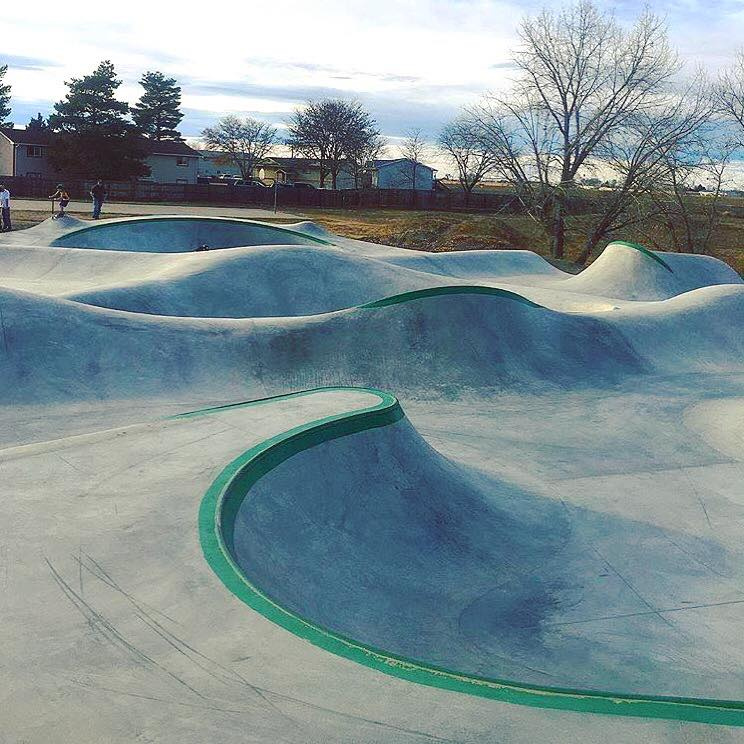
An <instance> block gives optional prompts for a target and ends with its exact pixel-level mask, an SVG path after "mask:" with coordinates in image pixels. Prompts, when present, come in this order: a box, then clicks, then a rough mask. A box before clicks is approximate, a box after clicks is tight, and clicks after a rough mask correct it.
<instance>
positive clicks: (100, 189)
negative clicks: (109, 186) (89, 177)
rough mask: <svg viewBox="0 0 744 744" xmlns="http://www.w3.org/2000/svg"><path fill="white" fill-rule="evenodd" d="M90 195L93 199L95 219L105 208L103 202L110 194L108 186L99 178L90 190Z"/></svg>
mask: <svg viewBox="0 0 744 744" xmlns="http://www.w3.org/2000/svg"><path fill="white" fill-rule="evenodd" d="M90 195H91V197H92V199H93V219H94V220H97V219H98V218H99V217H100V216H101V209H102V208H103V202H104V201H105V200H106V197H107V196H108V192H107V191H106V187H105V186H104V185H103V182H102V181H101V179H100V178H99V179H98V180H97V181H96V184H95V186H94V187H93V188H92V189H91V190H90Z"/></svg>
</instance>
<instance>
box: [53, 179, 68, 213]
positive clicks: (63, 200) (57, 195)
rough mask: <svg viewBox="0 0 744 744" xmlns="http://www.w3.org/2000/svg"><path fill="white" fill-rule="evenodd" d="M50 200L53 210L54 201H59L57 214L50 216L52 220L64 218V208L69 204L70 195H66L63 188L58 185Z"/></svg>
mask: <svg viewBox="0 0 744 744" xmlns="http://www.w3.org/2000/svg"><path fill="white" fill-rule="evenodd" d="M49 198H50V199H51V200H52V209H54V200H55V199H59V212H57V214H55V215H53V216H52V219H53V220H57V219H59V218H60V217H64V216H65V207H66V206H67V205H68V204H69V203H70V195H69V194H68V193H67V190H66V189H65V187H64V186H63V185H62V184H61V183H60V184H58V185H57V190H56V191H55V192H54V193H53V194H52V195H51V196H50V197H49Z"/></svg>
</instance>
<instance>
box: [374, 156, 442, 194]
mask: <svg viewBox="0 0 744 744" xmlns="http://www.w3.org/2000/svg"><path fill="white" fill-rule="evenodd" d="M368 172H369V177H370V185H371V186H372V187H373V188H376V189H416V190H417V191H431V190H432V189H433V188H434V180H435V175H434V174H435V173H436V169H435V168H430V167H429V166H428V165H424V164H423V163H419V162H417V161H415V160H411V159H410V158H396V159H395V160H373V161H372V162H371V163H370V164H369V169H368Z"/></svg>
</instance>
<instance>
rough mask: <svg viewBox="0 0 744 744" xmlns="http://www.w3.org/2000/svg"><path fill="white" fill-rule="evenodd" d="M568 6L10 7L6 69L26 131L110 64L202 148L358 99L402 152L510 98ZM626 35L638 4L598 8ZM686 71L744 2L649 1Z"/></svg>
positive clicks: (493, 0) (739, 14)
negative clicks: (523, 68)
mask: <svg viewBox="0 0 744 744" xmlns="http://www.w3.org/2000/svg"><path fill="white" fill-rule="evenodd" d="M546 4H547V5H549V6H555V7H557V6H559V5H560V3H559V2H554V1H553V0H547V2H543V1H542V0H541V1H539V2H538V1H533V0H528V1H527V2H505V1H502V0H363V1H362V0H260V1H259V0H242V2H235V1H234V0H222V1H221V2H220V3H219V4H215V5H214V6H211V5H210V4H209V3H207V4H201V3H199V4H194V5H190V6H189V5H186V4H185V3H184V4H177V5H176V4H175V3H163V2H152V1H150V2H144V1H143V0H128V2H127V3H125V4H120V3H107V2H105V1H104V0H95V2H88V1H87V0H86V1H80V0H68V1H67V2H64V3H60V2H59V0H55V1H54V2H51V1H50V0H36V2H35V3H34V6H33V13H29V12H28V9H26V8H25V7H24V6H23V5H22V4H19V3H9V4H6V5H5V6H4V7H3V10H2V21H0V34H1V36H2V47H1V49H2V52H1V53H0V61H1V62H0V63H2V64H6V63H7V64H8V67H9V71H8V74H7V76H6V81H7V82H10V83H11V84H12V86H13V92H12V94H13V101H12V106H13V111H12V114H11V117H10V118H11V119H12V120H13V121H15V122H16V124H18V125H23V124H25V123H27V122H28V120H29V119H30V118H31V116H33V115H35V114H36V112H37V111H38V112H41V113H42V114H44V115H47V114H48V113H50V111H51V110H52V105H53V103H54V102H55V101H57V100H60V99H61V98H63V97H64V95H65V93H66V90H67V89H66V87H65V85H64V81H65V80H69V79H70V78H71V77H80V76H82V75H85V74H87V73H89V72H91V71H92V70H93V69H94V68H95V67H96V65H97V64H98V63H99V62H100V61H101V60H102V59H110V60H111V61H112V62H113V63H114V65H115V67H116V70H117V72H118V74H119V77H120V78H122V80H123V81H124V83H123V85H122V87H121V89H120V95H119V97H120V98H122V99H123V100H126V101H129V102H130V103H133V102H134V101H136V100H137V98H138V97H139V96H140V94H141V89H140V88H139V86H138V84H137V80H138V79H139V77H140V76H141V75H142V73H143V72H145V71H147V70H160V71H162V72H164V73H166V74H168V75H170V76H172V77H175V78H176V79H177V80H178V81H179V83H180V84H181V86H182V88H183V110H184V113H185V118H184V121H183V122H182V125H181V131H182V133H183V134H184V135H185V136H187V137H196V136H198V135H199V133H200V132H201V130H202V129H203V128H204V127H205V126H208V125H210V124H212V123H214V122H215V121H216V120H217V119H219V117H220V116H223V115H225V114H228V113H234V114H238V115H240V116H254V117H257V118H260V119H264V120H267V121H270V122H272V123H274V124H276V125H278V126H279V127H280V128H281V127H282V126H283V125H284V123H285V122H286V120H287V118H288V116H289V115H290V114H291V112H292V111H293V110H294V109H295V108H296V107H297V106H299V105H301V104H302V103H303V101H306V100H307V99H309V98H321V97H325V96H340V97H346V98H357V99H359V100H361V101H362V103H364V104H365V105H366V107H367V108H368V110H369V111H370V112H371V113H372V115H373V116H374V117H375V119H376V120H377V122H378V125H379V127H380V129H381V131H382V133H383V134H384V135H386V136H387V137H388V138H390V139H391V141H392V142H393V148H394V146H395V142H396V141H399V138H401V137H403V136H405V134H406V133H407V132H408V131H410V130H411V129H412V128H419V129H421V130H422V132H423V133H424V134H425V136H426V137H427V138H428V139H430V140H432V141H433V140H435V139H436V135H437V133H438V131H439V130H440V129H441V127H442V126H443V125H444V124H445V123H446V122H447V121H448V120H450V119H451V118H453V117H454V116H455V115H456V114H457V112H458V110H459V109H460V107H462V106H463V105H467V104H470V103H473V102H475V101H476V100H478V98H479V97H480V96H481V95H482V94H483V93H484V92H486V91H489V90H490V91H498V90H499V89H501V88H503V87H505V86H508V84H509V79H510V76H511V75H512V74H513V69H512V68H511V65H510V62H509V60H510V58H511V50H512V49H513V48H514V47H515V45H516V42H517V40H516V28H517V25H518V23H519V20H520V18H521V17H522V16H523V15H524V14H525V13H534V12H536V11H538V10H539V9H540V8H541V7H542V6H543V5H546ZM598 4H599V5H600V6H601V7H603V8H606V9H607V10H610V11H612V12H614V13H615V15H616V16H617V18H618V19H619V20H620V21H621V22H623V23H631V22H632V20H633V19H634V18H635V17H636V16H637V14H638V13H639V12H640V11H641V10H642V7H643V3H641V2H636V0H617V1H616V2H603V1H602V0H600V1H599V3H598ZM652 5H653V8H654V10H655V11H656V12H658V13H661V14H663V15H665V16H666V17H667V21H668V25H669V30H670V37H671V40H672V43H673V44H674V46H675V47H676V48H677V49H678V50H679V52H680V54H681V56H682V58H683V59H684V60H685V61H686V63H688V64H689V65H690V66H691V67H692V66H694V65H696V64H702V65H704V66H705V67H706V68H708V69H709V70H710V71H711V72H715V71H716V70H718V69H719V68H720V67H722V66H724V65H726V64H728V63H729V62H730V61H731V59H732V57H733V54H734V52H735V50H736V48H737V46H739V45H742V44H744V0H707V2H703V1H702V0H667V1H665V2H654V3H652Z"/></svg>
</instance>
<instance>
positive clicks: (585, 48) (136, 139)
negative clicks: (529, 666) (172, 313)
mask: <svg viewBox="0 0 744 744" xmlns="http://www.w3.org/2000/svg"><path fill="white" fill-rule="evenodd" d="M518 42H519V43H518V48H517V49H516V51H515V52H514V55H513V60H512V62H513V68H514V71H515V75H514V79H513V80H512V83H511V86H510V87H509V88H508V90H507V91H506V92H500V93H493V92H492V93H487V94H485V95H484V96H483V97H482V99H481V100H480V101H479V102H478V103H476V104H475V105H471V106H468V107H466V108H464V109H463V110H462V111H461V112H460V114H459V115H458V116H457V117H456V118H455V119H454V120H453V121H451V122H449V123H448V124H447V125H446V126H445V127H444V128H443V129H442V131H441V132H440V133H439V136H438V138H437V142H436V148H437V152H438V153H439V155H440V156H443V157H446V158H447V160H448V161H449V162H450V163H451V165H452V167H453V169H454V170H455V171H456V173H457V179H458V181H459V183H460V185H461V187H462V189H463V191H464V192H465V194H466V195H468V194H470V193H471V192H472V191H473V190H474V189H475V187H476V186H477V185H478V184H480V183H482V182H483V181H484V180H486V179H496V180H498V181H501V182H503V183H504V184H506V185H507V186H508V187H509V190H510V191H511V193H513V194H514V195H515V197H516V198H517V199H518V200H519V201H520V203H521V205H522V207H523V209H524V212H525V213H526V214H528V215H529V216H530V217H531V218H532V219H534V220H535V221H536V222H537V223H538V224H539V225H540V227H541V228H542V230H544V232H545V233H546V235H547V236H548V237H549V239H550V245H551V253H552V255H553V256H554V257H556V258H563V257H564V256H565V252H566V241H567V235H568V234H569V233H571V237H572V238H573V240H574V242H575V240H576V239H579V240H580V241H581V243H582V248H581V251H580V255H579V261H580V262H585V261H586V260H587V259H588V257H589V256H590V255H591V254H592V253H593V252H595V251H596V250H597V248H598V247H599V246H600V245H602V244H603V242H606V241H607V240H608V239H610V238H612V237H613V236H614V235H618V234H623V233H624V232H627V231H628V230H631V229H642V228H644V227H645V226H648V225H650V224H654V225H656V226H658V225H661V226H662V227H663V229H664V230H665V231H666V234H667V238H668V242H670V243H671V244H672V245H673V246H674V247H675V248H676V249H678V250H684V251H703V250H705V248H706V246H707V244H708V242H709V241H710V239H711V236H712V234H713V230H714V227H715V225H716V223H717V220H718V218H719V216H720V212H721V196H722V194H723V192H724V190H725V186H726V184H727V182H728V174H729V171H730V165H731V162H732V160H733V159H734V158H735V156H736V154H737V152H739V151H740V150H741V148H742V146H743V140H744V52H741V53H739V55H738V56H737V58H736V60H735V63H734V64H733V65H732V66H731V67H730V68H729V69H726V70H723V71H722V72H721V73H720V74H719V76H718V77H717V78H715V79H711V78H710V77H709V76H708V75H706V74H705V73H704V72H703V71H702V70H695V71H694V72H693V73H692V74H689V73H686V72H685V70H684V67H683V65H682V62H681V60H680V58H679V55H678V54H677V52H676V51H675V50H674V49H673V48H672V46H671V44H670V42H669V38H668V32H667V28H666V24H665V22H664V20H663V19H662V18H660V17H659V16H657V15H655V14H654V13H653V12H652V11H651V10H648V9H647V10H645V11H643V12H642V13H641V14H640V15H639V16H638V18H637V19H636V20H635V22H634V23H633V24H632V25H631V26H630V27H624V26H622V25H621V24H620V23H619V22H618V21H617V20H616V18H615V17H614V16H613V15H612V14H610V13H607V12H604V11H602V10H601V9H599V8H598V7H597V6H596V5H595V4H594V2H593V1H592V0H578V2H575V3H574V4H573V5H569V6H565V7H563V8H562V9H559V10H551V9H544V10H543V11H541V12H540V13H538V14H536V15H532V16H527V17H525V18H524V19H523V20H522V22H521V24H520V26H519V33H518ZM6 70H7V68H6V67H0V122H3V121H5V120H6V119H7V117H8V116H9V114H10V105H9V101H10V88H9V86H7V85H5V84H4V75H5V72H6ZM140 83H141V85H142V87H143V91H144V92H143V95H142V97H141V98H140V100H139V101H138V102H137V103H136V104H134V105H133V106H131V107H130V106H128V105H127V104H126V103H123V102H121V101H119V100H117V99H116V97H115V94H116V91H117V89H118V87H119V85H120V84H121V81H120V80H118V79H117V77H116V73H115V71H114V67H113V65H112V64H111V62H108V61H105V62H102V63H101V64H100V65H99V66H98V68H97V69H96V70H95V71H94V72H93V73H92V74H91V75H87V76H85V77H83V78H79V79H72V80H71V81H69V82H67V83H66V84H67V86H68V88H69V91H68V94H67V96H66V97H65V99H63V100H62V101H60V102H58V103H56V104H55V106H54V113H53V114H51V115H50V116H49V117H48V119H47V121H44V120H43V118H42V117H41V115H39V116H38V117H36V118H35V119H33V120H32V121H31V122H30V123H29V127H38V128H47V129H48V131H49V133H50V136H51V138H52V139H51V142H52V145H51V157H52V159H53V162H54V163H55V165H56V166H57V167H58V169H59V170H60V171H62V172H65V173H69V174H71V175H76V174H80V175H91V174H95V175H98V176H103V177H106V178H118V179H121V178H129V177H136V176H138V175H143V174H144V172H145V171H146V166H145V165H144V164H143V155H144V153H143V152H142V149H143V144H142V143H143V138H149V139H154V140H158V139H160V140H168V139H172V140H180V139H181V135H180V133H179V132H178V125H179V123H180V122H181V120H182V118H183V114H182V113H181V111H180V103H181V88H180V87H179V86H178V85H177V82H176V80H174V79H173V78H168V77H166V76H165V75H163V74H162V73H160V72H148V73H145V75H143V77H142V79H141V80H140ZM286 130H287V133H288V136H287V137H286V139H284V140H283V141H280V138H279V135H278V129H277V127H275V126H273V125H271V124H268V123H266V122H262V121H259V120H257V119H254V118H252V117H246V118H240V117H237V116H234V115H229V116H225V117H223V118H222V119H220V120H219V121H218V122H217V123H216V124H215V125H214V126H211V127H207V128H206V129H204V131H203V132H202V135H201V141H202V143H203V145H204V146H205V147H206V148H208V149H211V150H217V151H219V152H221V153H223V156H224V158H226V159H227V160H228V161H230V162H231V163H232V164H233V165H235V166H236V167H237V168H238V169H239V170H240V172H241V174H242V175H243V177H244V178H245V179H246V180H247V179H250V178H251V177H252V176H253V172H254V168H255V166H256V164H257V163H258V162H260V161H261V160H263V159H264V158H266V157H267V156H268V155H270V154H271V153H272V152H274V151H275V147H276V145H277V144H282V145H284V146H285V147H286V148H289V149H290V150H291V152H292V153H293V154H296V155H302V156H305V157H308V158H312V159H313V160H315V161H317V163H318V164H319V167H320V183H321V185H322V186H325V185H326V184H327V183H330V185H331V187H332V188H335V187H336V186H337V182H338V177H339V174H340V173H341V171H342V170H346V171H348V172H350V173H351V175H352V176H353V177H354V179H355V181H356V184H357V186H360V185H362V176H363V174H364V172H365V170H366V168H367V165H368V163H369V162H370V161H373V160H375V159H376V158H379V157H381V156H382V155H383V154H385V153H386V151H387V150H388V149H389V147H390V146H389V144H388V142H387V141H386V140H385V139H384V138H383V136H382V135H381V133H380V131H379V128H378V126H377V123H376V121H375V119H374V118H373V116H372V115H371V114H370V113H369V112H368V111H367V110H366V109H365V107H364V106H363V105H362V104H361V103H360V102H358V101H355V100H341V99H335V98H326V99H323V100H319V101H308V102H307V103H306V104H304V105H303V106H300V107H298V108H297V109H296V110H295V111H294V112H293V113H292V115H291V116H290V117H289V119H288V121H287V122H286ZM433 148H434V146H433V145H431V144H430V143H429V142H427V140H426V138H425V137H424V136H423V134H422V132H421V131H420V130H412V131H410V132H409V133H408V134H407V136H406V137H405V139H404V140H403V141H402V143H401V144H400V145H399V147H398V148H397V155H398V156H399V157H406V158H410V159H411V160H412V161H413V163H414V165H413V168H412V170H413V173H410V172H409V174H408V177H409V178H410V180H411V181H412V182H413V184H415V177H416V169H417V167H418V164H419V163H421V162H422V161H424V160H425V159H426V158H427V157H429V156H431V155H433V154H434V149H433ZM701 179H705V180H706V181H707V182H708V184H709V187H710V188H709V189H708V192H709V195H708V196H706V198H705V199H702V198H700V197H697V198H694V199H693V198H692V197H691V194H692V193H693V188H694V187H695V186H696V184H699V182H700V180H701ZM602 183H605V184H608V187H607V188H606V189H604V190H602V191H598V190H596V189H593V190H591V191H589V190H588V189H587V188H586V187H587V186H588V185H596V184H602ZM698 188H699V187H698ZM587 198H591V200H592V204H593V206H592V209H591V214H583V215H581V219H576V218H575V215H572V209H573V205H575V204H576V203H577V202H581V201H583V202H586V200H587Z"/></svg>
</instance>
